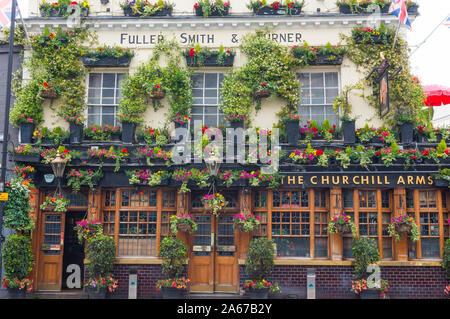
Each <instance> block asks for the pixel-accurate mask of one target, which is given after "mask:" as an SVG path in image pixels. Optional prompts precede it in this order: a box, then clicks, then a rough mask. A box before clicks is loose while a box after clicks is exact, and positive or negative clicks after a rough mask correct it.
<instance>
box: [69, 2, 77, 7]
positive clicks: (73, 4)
mask: <svg viewBox="0 0 450 319" xmlns="http://www.w3.org/2000/svg"><path fill="white" fill-rule="evenodd" d="M77 4H78V3H77V2H76V1H72V3H71V4H70V6H72V7H74V6H76V5H77Z"/></svg>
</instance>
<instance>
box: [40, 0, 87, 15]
mask: <svg viewBox="0 0 450 319" xmlns="http://www.w3.org/2000/svg"><path fill="white" fill-rule="evenodd" d="M89 8H90V6H89V2H88V1H86V0H83V1H72V0H59V1H57V2H48V1H47V0H44V1H43V2H42V3H41V4H40V5H39V11H40V12H41V17H43V18H44V17H45V18H48V17H62V18H67V17H69V16H70V15H72V14H77V13H79V14H80V15H81V17H87V16H88V15H89Z"/></svg>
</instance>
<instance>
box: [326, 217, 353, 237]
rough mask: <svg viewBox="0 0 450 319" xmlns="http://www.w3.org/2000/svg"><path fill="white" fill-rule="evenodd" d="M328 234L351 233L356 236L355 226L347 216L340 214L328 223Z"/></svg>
mask: <svg viewBox="0 0 450 319" xmlns="http://www.w3.org/2000/svg"><path fill="white" fill-rule="evenodd" d="M328 233H329V234H336V233H338V234H342V235H345V234H350V233H351V234H353V236H356V226H355V223H354V222H352V220H351V217H350V216H349V215H346V214H345V213H344V212H341V213H340V214H339V216H338V217H332V218H331V220H330V221H329V222H328Z"/></svg>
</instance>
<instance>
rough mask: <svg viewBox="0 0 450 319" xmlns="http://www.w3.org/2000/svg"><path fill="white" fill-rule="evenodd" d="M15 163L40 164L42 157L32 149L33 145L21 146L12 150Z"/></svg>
mask: <svg viewBox="0 0 450 319" xmlns="http://www.w3.org/2000/svg"><path fill="white" fill-rule="evenodd" d="M12 155H13V160H14V161H15V162H28V163H39V162H40V161H41V155H40V154H39V152H38V151H37V150H35V149H33V148H32V147H31V145H19V146H17V147H15V148H13V150H12Z"/></svg>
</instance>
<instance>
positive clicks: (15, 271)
mask: <svg viewBox="0 0 450 319" xmlns="http://www.w3.org/2000/svg"><path fill="white" fill-rule="evenodd" d="M2 255H3V267H4V269H5V276H6V278H9V279H13V278H17V279H18V280H23V279H25V278H26V277H27V275H28V273H29V272H30V271H31V269H32V266H33V254H32V251H31V239H30V238H29V237H28V236H22V235H12V236H9V237H8V240H7V241H6V242H5V244H4V245H3V248H2Z"/></svg>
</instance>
